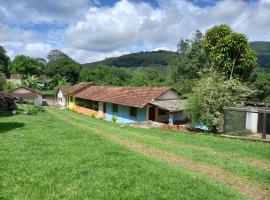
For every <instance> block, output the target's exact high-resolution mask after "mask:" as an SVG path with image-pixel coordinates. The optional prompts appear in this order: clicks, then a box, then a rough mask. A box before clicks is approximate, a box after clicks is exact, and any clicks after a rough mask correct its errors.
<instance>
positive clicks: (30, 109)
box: [17, 103, 45, 115]
mask: <svg viewBox="0 0 270 200" xmlns="http://www.w3.org/2000/svg"><path fill="white" fill-rule="evenodd" d="M17 111H18V113H19V114H20V113H21V114H27V115H36V114H37V113H39V112H44V111H45V108H44V107H43V106H40V105H36V104H20V103H18V104H17Z"/></svg>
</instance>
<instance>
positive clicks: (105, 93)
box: [74, 86, 171, 108]
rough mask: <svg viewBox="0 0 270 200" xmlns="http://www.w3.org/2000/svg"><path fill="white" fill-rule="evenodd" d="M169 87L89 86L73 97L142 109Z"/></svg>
mask: <svg viewBox="0 0 270 200" xmlns="http://www.w3.org/2000/svg"><path fill="white" fill-rule="evenodd" d="M170 89H171V88H170V87H156V88H150V87H120V86H91V87H88V88H87V89H84V90H82V91H80V92H78V93H77V94H76V95H74V96H75V97H76V98H81V99H88V100H92V101H102V102H109V103H115V104H120V105H127V106H133V107H139V108H142V107H144V106H146V105H147V103H148V102H149V101H151V100H154V99H156V98H157V97H158V96H160V95H161V94H163V93H165V92H166V91H168V90H170Z"/></svg>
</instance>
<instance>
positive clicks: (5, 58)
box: [0, 45, 10, 76]
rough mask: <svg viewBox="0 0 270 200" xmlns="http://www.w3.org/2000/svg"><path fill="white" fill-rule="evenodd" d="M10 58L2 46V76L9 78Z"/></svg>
mask: <svg viewBox="0 0 270 200" xmlns="http://www.w3.org/2000/svg"><path fill="white" fill-rule="evenodd" d="M9 60H10V59H9V57H8V56H7V54H6V50H5V48H4V47H3V46H1V45H0V74H1V73H4V74H5V75H6V76H9V69H8V63H9Z"/></svg>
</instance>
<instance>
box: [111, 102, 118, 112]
mask: <svg viewBox="0 0 270 200" xmlns="http://www.w3.org/2000/svg"><path fill="white" fill-rule="evenodd" d="M112 111H113V113H118V105H117V104H113V105H112Z"/></svg>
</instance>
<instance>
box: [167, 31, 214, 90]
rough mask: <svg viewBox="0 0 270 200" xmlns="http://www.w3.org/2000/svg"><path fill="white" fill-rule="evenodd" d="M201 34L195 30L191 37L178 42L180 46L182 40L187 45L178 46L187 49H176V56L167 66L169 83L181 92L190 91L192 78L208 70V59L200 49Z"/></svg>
mask: <svg viewBox="0 0 270 200" xmlns="http://www.w3.org/2000/svg"><path fill="white" fill-rule="evenodd" d="M202 40H203V34H202V33H201V32H200V31H198V30H197V31H196V32H195V33H194V34H193V37H192V39H185V40H183V39H182V40H181V41H180V42H179V45H178V46H181V45H182V44H181V43H183V41H184V42H185V43H186V44H185V45H186V46H188V47H180V48H185V49H188V50H178V52H180V53H179V55H178V57H177V58H176V59H175V60H174V61H172V62H171V64H170V67H169V80H170V85H173V87H174V88H175V89H176V90H177V91H178V92H179V93H182V94H185V93H187V92H190V91H191V89H192V87H193V83H194V80H196V79H198V78H199V77H200V76H201V74H203V73H205V72H207V71H208V70H209V62H208V59H207V57H206V55H205V53H204V51H203V49H202Z"/></svg>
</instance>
